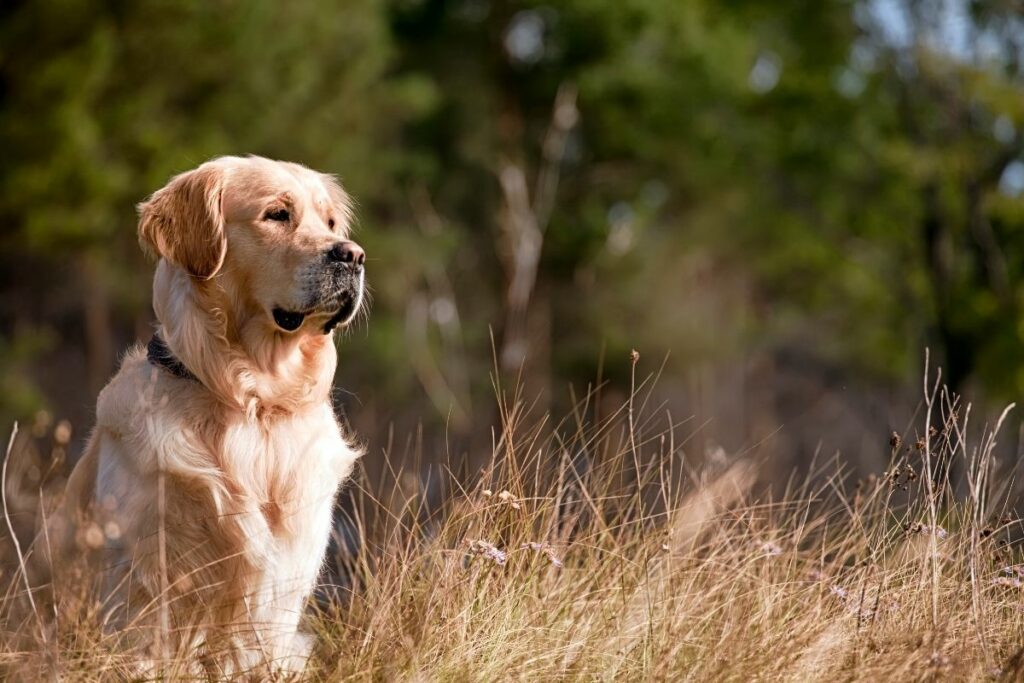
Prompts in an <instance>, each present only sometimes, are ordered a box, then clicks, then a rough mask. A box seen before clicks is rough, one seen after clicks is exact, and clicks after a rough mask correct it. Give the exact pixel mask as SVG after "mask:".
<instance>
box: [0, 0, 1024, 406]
mask: <svg viewBox="0 0 1024 683" xmlns="http://www.w3.org/2000/svg"><path fill="white" fill-rule="evenodd" d="M879 4H880V3H874V2H847V1H838V0H837V1H831V2H809V1H806V0H788V1H786V2H771V3H768V2H757V1H754V0H746V1H744V2H736V3H716V2H711V0H695V1H693V2H673V1H668V0H666V1H662V2H647V1H640V0H625V1H624V0H615V1H611V0H599V1H594V0H586V1H584V0H570V1H568V2H564V3H557V4H550V5H548V4H544V3H540V2H488V1H486V0H461V1H454V0H453V1H450V2H445V1H442V0H406V1H401V2H390V3H388V2H384V1H383V0H364V1H362V2H357V3H346V4H344V5H343V6H339V5H336V4H335V3H328V2H322V1H319V0H301V1H298V2H289V3H273V2H255V3H241V2H217V3H192V2H176V1H171V0H163V1H155V0H154V1H150V2H138V3H113V4H109V3H98V2H95V1H91V0H78V1H71V0H68V1H65V2H44V3H24V4H15V5H13V6H10V7H8V8H5V9H4V10H2V13H3V21H2V22H0V142H2V144H3V146H4V151H5V155H4V156H5V159H4V163H3V165H2V166H0V219H2V220H3V223H4V226H5V227H4V234H3V235H2V237H0V246H2V247H3V250H2V255H0V260H2V262H3V264H4V272H5V277H4V278H3V280H4V290H5V293H6V294H5V297H3V298H4V301H3V302H0V321H2V322H3V324H4V327H3V329H4V330H5V332H4V340H5V341H4V346H3V349H2V350H0V363H2V365H3V366H6V367H10V366H12V365H13V364H16V365H17V366H18V367H19V371H18V372H17V373H14V374H11V375H10V377H12V378H13V377H15V376H16V377H20V378H22V379H18V380H17V381H18V382H19V383H20V385H22V386H23V387H25V389H24V390H19V391H18V395H19V396H21V397H22V398H19V399H17V400H14V401H13V402H8V403H4V404H3V405H0V413H3V414H8V413H10V414H13V413H18V412H23V411H24V410H26V408H27V406H29V405H30V404H34V403H37V402H38V401H39V400H41V397H42V394H41V393H40V392H39V391H38V390H31V387H33V386H35V384H33V383H34V382H39V383H40V386H41V385H42V384H46V382H45V381H44V380H45V377H43V376H44V375H45V374H46V360H47V359H48V358H50V357H51V356H50V355H48V354H52V353H54V351H48V350H47V349H46V348H45V347H44V346H42V345H39V344H33V343H32V341H31V340H32V338H33V336H34V335H36V334H37V332H38V333H41V334H42V335H43V336H44V337H48V338H57V339H61V340H65V341H66V343H72V344H76V345H79V346H83V345H84V346H85V347H86V348H87V354H89V355H90V357H91V356H95V355H96V354H99V355H100V356H102V357H103V358H106V361H105V362H106V363H107V365H108V366H109V365H110V364H111V363H112V361H113V354H115V353H116V352H117V349H118V348H119V346H120V345H121V344H122V342H127V341H129V340H131V339H132V338H134V337H136V336H139V334H140V333H139V332H138V331H139V330H144V329H145V324H146V321H147V320H148V318H149V312H148V307H147V300H146V295H145V292H146V291H147V290H148V284H147V278H148V272H149V265H148V264H146V263H144V261H143V260H142V258H141V256H140V255H139V253H138V250H137V249H136V247H135V237H134V212H133V209H132V207H133V205H134V204H135V203H136V202H138V201H139V200H141V199H143V198H144V197H145V196H146V195H147V194H148V193H150V192H152V191H153V190H155V189H156V188H158V187H160V186H161V185H162V184H163V182H165V181H166V179H167V178H168V177H169V176H170V175H171V174H173V173H176V172H179V171H181V170H184V169H186V168H189V167H192V166H194V165H196V164H198V163H199V162H201V161H203V160H204V159H206V158H209V157H211V156H215V155H218V154H229V153H230V154H244V153H256V154H263V155H267V156H271V157H278V158H287V159H292V160H295V161H299V162H303V163H306V164H309V165H311V166H314V167H317V168H320V169H323V170H326V171H329V172H334V173H338V174H339V175H340V176H341V177H342V179H343V181H344V182H345V184H346V185H347V186H348V188H349V189H350V191H351V192H352V193H353V194H354V195H355V196H356V197H357V198H358V200H359V204H360V206H359V215H360V225H361V227H360V229H359V232H358V233H357V234H358V239H359V240H360V241H361V242H362V243H363V244H364V246H365V247H366V248H367V251H368V253H369V254H370V259H371V260H370V274H371V282H372V285H373V288H374V291H375V306H374V311H373V314H372V317H371V322H370V325H369V329H368V330H367V331H359V332H357V333H355V334H353V335H351V339H350V341H349V344H350V347H351V348H350V349H348V350H347V351H346V354H349V355H350V357H353V358H360V359H362V360H361V361H360V363H359V365H358V366H347V365H344V364H343V366H342V370H341V372H342V374H343V376H344V379H345V381H346V382H350V383H352V384H359V385H361V386H374V387H375V390H374V391H375V392H376V393H375V394H374V396H373V398H372V399H367V400H378V399H379V400H381V401H382V402H383V401H385V400H386V401H387V402H388V404H391V403H393V402H394V400H395V399H402V400H403V401H406V402H407V403H406V405H407V406H408V414H409V415H411V416H415V419H420V418H421V417H422V415H421V413H422V411H420V410H418V408H419V407H420V406H422V405H423V404H424V402H426V400H427V399H428V398H430V399H431V400H433V401H434V405H435V407H438V408H439V410H438V411H436V415H435V418H434V419H437V420H438V421H443V420H446V419H447V418H446V413H445V411H444V410H443V409H440V408H441V406H440V405H439V404H438V399H437V396H438V395H435V394H432V393H431V388H430V387H429V386H427V385H426V384H425V383H424V382H423V372H428V373H429V372H433V371H432V370H430V368H436V369H437V371H438V372H439V376H440V377H441V378H442V379H443V380H444V383H445V384H446V385H448V386H449V388H450V389H451V391H452V392H454V393H453V395H456V396H461V399H460V400H461V401H462V402H463V403H464V404H466V405H471V404H472V399H473V398H474V397H483V396H487V395H489V393H490V386H489V383H488V381H487V379H486V378H487V372H488V370H489V369H490V368H491V367H492V362H491V350H492V349H491V341H490V340H491V330H492V329H493V332H494V334H495V337H496V339H497V340H500V339H501V337H502V334H503V324H504V307H505V291H504V288H505V287H506V285H507V277H508V276H507V273H505V272H504V271H503V269H502V249H503V247H502V246H501V243H500V241H501V240H500V236H501V231H502V228H501V220H502V219H501V216H502V211H503V210H504V206H505V197H503V193H502V187H501V185H500V183H499V182H498V178H497V176H498V173H499V169H500V168H501V166H502V164H505V163H514V164H517V165H518V166H520V167H521V168H523V169H524V170H525V172H526V176H527V180H528V183H529V184H530V189H531V191H533V183H534V182H535V181H536V178H537V175H538V173H539V171H540V169H541V168H542V167H543V166H544V164H545V163H546V161H545V156H544V139H545V135H546V131H547V130H548V128H549V126H550V125H551V116H552V103H553V101H554V97H555V93H556V92H557V91H558V89H559V87H560V86H563V85H565V84H572V85H575V86H576V87H577V88H578V91H579V95H578V103H577V104H578V108H579V111H580V121H579V124H578V125H576V126H575V127H573V129H572V130H571V131H570V133H569V135H568V140H567V143H566V147H565V151H564V154H563V155H562V157H561V158H560V160H558V162H557V163H556V168H557V170H558V171H560V177H559V183H558V188H557V193H556V197H555V202H554V208H553V213H552V216H551V219H550V221H549V222H548V223H547V225H546V230H545V234H544V245H543V251H542V258H541V264H540V272H539V274H538V278H537V284H536V289H535V293H534V297H533V299H532V301H531V305H532V307H533V308H534V309H536V310H541V311H545V312H546V313H545V315H546V317H547V319H548V320H549V325H548V327H547V328H546V331H544V332H542V333H541V338H535V339H533V343H534V346H535V347H536V348H538V349H541V350H543V349H544V348H551V347H552V346H554V347H556V348H554V350H553V351H552V353H550V354H545V353H539V356H540V357H542V358H546V359H547V360H545V361H543V362H545V363H548V365H549V367H546V368H545V372H547V373H548V375H549V377H550V378H551V379H554V380H557V381H558V382H562V381H564V380H572V381H585V380H588V379H592V378H593V377H594V376H595V374H596V368H597V367H598V365H599V363H600V362H601V358H600V354H601V349H602V348H605V349H606V350H607V352H608V353H616V354H619V353H621V352H622V351H623V350H628V349H629V348H631V347H633V346H640V347H643V348H645V349H649V350H651V351H652V352H654V353H655V354H656V355H657V354H661V353H663V352H664V351H667V350H668V349H673V350H675V351H676V353H675V354H674V355H673V356H672V360H671V364H672V365H673V367H674V368H675V369H677V370H678V369H684V370H685V369H686V368H688V367H691V366H693V365H696V364H700V363H706V362H732V361H733V360H735V359H738V358H742V357H743V356H744V355H747V354H750V353H752V352H755V351H756V352H768V353H773V352H776V351H780V350H782V351H784V350H787V349H796V350H798V351H800V352H801V353H806V354H810V355H812V356H814V357H815V358H816V359H817V360H818V361H820V362H822V363H824V364H826V365H827V366H829V367H833V368H839V369H840V371H841V372H842V373H843V374H844V375H845V376H848V377H856V378H860V379H861V380H863V381H889V380H893V379H896V380H901V379H905V378H906V377H908V376H909V375H913V374H914V373H916V372H917V370H918V367H919V359H920V353H921V348H922V347H923V346H925V345H930V346H932V347H933V349H934V350H935V352H936V353H938V354H939V355H941V356H943V361H944V363H945V364H946V365H947V366H948V370H949V374H947V378H948V379H950V380H952V382H953V384H954V385H955V386H956V387H957V388H961V389H962V388H965V387H966V386H968V384H969V383H970V382H972V381H973V383H974V384H973V386H976V387H977V388H979V389H984V390H986V391H987V392H988V393H989V394H991V395H996V396H999V397H1000V398H1002V397H1005V396H1013V395H1015V394H1016V393H1018V392H1019V391H1020V390H1021V389H1024V356H1021V355H1020V354H1018V353H1016V352H1015V351H1016V349H1017V348H1018V347H1019V346H1020V343H1021V341H1022V338H1024V326H1022V325H1021V324H1020V322H1019V320H1018V317H1019V315H1018V309H1019V304H1020V301H1021V298H1022V296H1024V290H1022V289H1021V286H1020V285H1019V284H1018V283H1019V282H1021V279H1022V278H1021V277H1020V276H1021V274H1022V270H1024V237H1022V228H1024V209H1022V208H1021V207H1022V203H1021V200H1020V198H1019V197H1018V196H1013V192H1012V191H1008V189H1007V187H1005V184H1004V185H1003V186H1002V187H1001V184H1000V182H1001V179H1002V178H1003V174H1004V173H1005V172H1006V169H1007V168H1008V166H1009V165H1010V164H1012V163H1013V162H1014V161H1015V160H1016V161H1018V162H1019V161H1020V157H1021V144H1022V143H1021V140H1022V134H1021V130H1022V129H1024V97H1022V95H1024V92H1022V91H1024V85H1022V75H1021V70H1020V69H1021V67H1020V63H1019V62H1020V59H1019V46H1018V45H1017V43H1018V42H1019V41H1018V40H1017V37H1016V36H1018V35H1019V32H1016V31H1014V30H1013V28H1014V27H1015V26H1018V25H1019V22H1018V20H1017V19H1015V18H1013V17H1012V16H1011V15H1009V14H1008V10H1000V9H999V8H998V7H996V5H995V4H990V3H984V4H982V3H966V4H965V7H968V9H970V10H971V12H972V15H971V16H972V17H973V18H970V19H967V18H964V19H963V20H962V21H961V22H960V25H961V26H962V27H966V28H961V29H960V30H961V31H963V32H966V34H967V40H966V43H965V44H967V45H968V46H972V45H979V44H982V43H984V45H986V46H987V49H988V52H983V51H981V50H980V49H977V50H975V49H973V48H972V49H970V50H968V51H966V52H965V51H964V50H963V49H961V50H960V51H959V52H957V51H956V50H954V49H952V48H949V47H948V46H945V45H943V40H942V39H943V37H944V35H945V34H943V33H942V31H943V30H947V31H948V30H949V29H948V27H947V28H946V29H943V28H942V27H943V26H945V24H948V23H949V22H948V21H947V19H948V17H947V16H946V13H948V12H949V11H951V10H948V9H943V7H945V3H940V2H937V0H936V1H928V2H920V3H903V2H895V3H886V4H888V5H890V6H891V7H895V8H896V9H895V10H893V11H892V12H890V14H892V13H893V12H895V13H896V15H898V17H902V19H898V20H894V19H893V18H892V17H888V18H885V17H881V18H880V14H879V9H878V6H879ZM890 9H891V8H890ZM894 21H896V24H899V25H896V24H894V23H893V22H894ZM894 26H895V29H899V28H901V27H902V28H907V29H908V31H909V30H910V29H913V31H916V33H913V35H915V36H916V38H915V40H912V41H910V42H907V41H903V42H900V40H897V39H894V38H892V34H893V31H894V30H895V29H894ZM517 27H518V29H517ZM936 27H938V28H936ZM517 30H521V34H516V33H515V32H516V31H517ZM929 31H931V32H932V33H929ZM515 35H520V38H523V39H524V40H525V43H524V44H523V45H521V46H520V47H519V48H514V45H513V38H514V37H515ZM531 41H532V42H531ZM510 46H513V47H510ZM513 48H514V49H513ZM519 49H521V50H522V52H521V54H520V53H517V52H516V50H519ZM1011 189H1012V188H1011ZM28 262H31V263H32V264H34V265H33V268H32V269H31V270H32V272H31V273H28V272H27V267H26V266H24V264H25V263H28ZM8 266H10V267H8ZM16 266H17V267H16ZM8 274H9V275H8ZM96 297H101V298H103V297H105V298H106V299H107V300H108V301H107V303H106V305H105V306H103V307H101V309H100V310H101V314H102V316H106V324H107V325H109V327H110V328H111V329H113V330H115V333H114V335H113V340H112V341H111V342H110V343H108V344H105V345H104V344H103V343H101V341H102V340H99V341H98V340H96V339H94V338H92V337H93V336H94V335H90V334H89V333H88V330H89V329H91V328H90V327H89V325H88V324H86V323H85V322H83V320H84V319H85V318H87V314H86V312H85V311H86V309H87V308H88V305H89V303H90V301H94V300H95V299H96ZM421 303H423V306H425V308H423V306H420V304H421ZM449 304H454V310H455V313H456V314H457V315H456V317H454V318H452V316H451V315H450V310H449V309H450V306H449ZM418 307H420V308H423V310H426V311H428V313H429V314H428V315H427V318H426V330H425V332H422V334H421V331H419V330H418V328H416V329H414V326H412V322H410V321H416V320H419V318H417V317H416V316H417V315H419V314H418V313H417V311H419V310H420V308H418ZM103 311H105V313H103ZM94 314H95V315H100V314H96V313H94ZM446 321H447V322H446ZM8 330H10V331H8ZM19 330H22V331H23V330H33V332H31V333H24V332H20V331H19ZM26 335H27V336H26ZM553 340H554V341H556V342H557V344H554V345H553V344H552V341H553ZM33 347H34V349H35V354H34V355H35V356H36V360H35V361H34V362H30V359H29V356H31V355H32V354H31V353H29V354H28V355H26V352H25V351H24V350H22V351H19V352H18V353H17V354H15V353H14V352H13V351H11V350H10V349H13V348H19V349H25V348H33ZM56 348H58V349H59V348H60V345H57V347H56ZM410 359H412V361H410ZM93 365H96V364H95V363H93ZM99 367H102V363H100V364H99ZM417 368H418V370H417ZM7 374H8V373H5V376H6V375H7ZM467 378H473V379H467ZM613 379H614V378H613ZM7 381H15V380H14V379H9V380H7ZM73 381H76V382H80V383H81V382H85V381H90V382H93V383H95V382H97V381H101V378H95V377H86V376H85V374H84V373H83V374H82V376H81V377H76V378H75V379H74V380H73ZM51 384H52V383H51ZM460 386H461V387H462V388H461V389H459V388H457V387H460ZM452 387H456V388H452ZM47 393H48V394H49V393H50V392H47ZM442 393H443V392H442ZM28 396H33V397H35V398H25V397H28ZM50 398H51V400H56V401H57V402H58V403H59V402H60V401H61V400H62V399H61V398H60V397H59V396H51V397H50ZM441 402H442V403H443V400H442V401H441Z"/></svg>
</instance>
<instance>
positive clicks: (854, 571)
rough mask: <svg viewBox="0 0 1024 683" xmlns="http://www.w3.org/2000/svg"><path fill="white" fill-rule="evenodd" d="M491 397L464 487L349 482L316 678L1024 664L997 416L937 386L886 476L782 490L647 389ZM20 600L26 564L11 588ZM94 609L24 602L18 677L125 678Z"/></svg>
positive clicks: (321, 618)
mask: <svg viewBox="0 0 1024 683" xmlns="http://www.w3.org/2000/svg"><path fill="white" fill-rule="evenodd" d="M641 389H643V390H644V391H646V389H644V388H641ZM499 395H500V396H502V400H501V401H500V408H501V410H500V413H501V424H500V427H499V428H498V429H497V430H496V432H495V439H494V444H493V449H492V454H491V459H490V463H489V465H488V466H487V467H485V468H484V470H483V471H482V472H480V473H478V475H477V476H474V477H473V478H472V480H471V482H470V483H469V484H468V485H465V488H464V487H463V486H464V485H463V484H461V483H460V482H459V481H458V480H457V478H456V477H455V476H454V475H448V476H446V478H445V480H444V482H443V485H444V488H445V494H446V495H445V496H444V502H443V503H440V504H439V505H437V506H436V507H431V506H430V505H428V503H427V496H426V493H425V491H423V490H421V489H420V488H418V486H417V483H418V482H420V478H419V477H408V476H403V472H401V471H399V472H394V473H392V474H393V476H392V478H391V480H392V483H390V484H388V483H385V484H383V485H377V486H375V487H373V488H371V486H370V485H369V483H368V482H367V481H365V479H364V478H362V477H357V478H356V480H355V481H354V482H352V483H351V484H350V486H351V487H353V488H354V489H355V498H356V504H355V506H354V509H353V511H352V512H351V513H350V514H349V515H348V520H347V521H348V522H349V523H350V524H351V525H352V526H353V527H354V528H355V529H357V530H358V532H359V535H360V537H361V538H362V542H361V551H360V552H359V553H358V554H356V555H355V556H346V557H343V558H339V559H340V561H341V565H342V567H343V569H342V571H341V572H340V573H339V574H338V576H336V577H335V579H337V580H338V583H340V584H342V585H339V586H337V587H335V590H334V591H333V595H334V600H333V601H332V602H330V603H328V604H326V605H321V608H320V609H317V610H314V611H312V612H311V614H310V616H309V619H308V622H307V624H306V628H307V629H308V630H310V631H312V632H314V633H315V634H316V636H317V645H316V648H315V651H314V656H313V658H312V659H311V661H310V663H309V665H308V667H307V671H306V674H305V676H306V678H307V679H309V680H316V681H319V680H347V679H357V680H423V681H426V680H509V679H533V680H594V679H598V680H611V679H615V680H642V679H646V680H699V681H705V680H793V681H804V680H852V679H856V680H865V681H874V680H923V679H933V678H947V677H948V678H951V679H970V680H990V679H1007V680H1011V679H1016V678H1019V677H1020V676H1021V675H1022V672H1024V648H1022V643H1024V602H1022V597H1024V593H1022V591H1024V588H1022V581H1024V564H1021V562H1022V558H1021V553H1020V551H1019V550H1018V548H1017V547H1016V545H1015V542H1016V540H1017V539H1018V538H1019V536H1020V534H1019V531H1020V522H1019V520H1018V519H1017V518H1016V515H1015V514H1014V513H1013V512H1012V510H1011V509H1009V507H1008V506H1007V501H1006V499H1005V490H1006V489H1007V488H1008V487H1007V486H1006V483H1005V482H1001V481H995V480H993V479H991V478H990V476H991V473H992V471H993V468H994V463H993V462H992V453H993V447H994V441H993V438H992V434H993V432H994V431H995V430H996V429H997V427H998V425H994V426H993V429H991V430H983V429H981V428H977V427H975V426H974V425H973V424H970V420H971V419H973V418H970V416H969V412H970V411H969V409H968V408H966V407H963V406H959V405H957V403H956V402H955V400H954V399H952V398H950V397H948V396H946V395H945V394H943V393H941V392H939V391H937V390H936V389H934V388H933V389H929V393H928V395H927V396H926V406H925V410H924V411H923V412H924V413H925V417H924V418H923V420H922V424H921V425H920V427H919V429H918V430H911V432H910V433H908V434H906V435H904V436H902V437H900V438H896V437H894V439H893V446H892V454H893V455H892V462H891V465H890V467H889V468H888V469H887V470H886V471H885V472H880V473H878V475H877V476H873V477H870V478H868V479H866V480H864V481H860V482H856V481H850V480H848V479H847V478H845V477H844V476H842V473H841V470H840V465H839V463H838V462H831V463H829V464H827V465H824V466H819V467H818V468H817V469H816V470H815V471H814V472H813V473H812V474H811V475H809V476H808V477H807V478H806V479H805V480H804V483H802V484H800V485H793V484H790V485H789V486H786V487H784V490H782V491H781V492H778V493H776V494H775V495H772V494H769V493H757V492H758V491H764V490H765V489H764V487H763V486H762V485H761V484H763V482H759V481H758V463H757V462H756V460H755V459H752V458H750V457H744V458H736V459H735V460H728V459H726V460H721V461H708V462H702V463H700V464H697V463H695V462H694V461H692V460H691V459H689V456H688V454H687V447H686V444H684V443H683V439H682V436H681V435H680V434H678V433H677V432H680V431H681V430H680V428H678V427H677V426H674V425H673V424H672V423H671V422H665V423H659V422H658V420H659V419H662V418H658V419H655V418H653V417H651V415H649V414H648V412H647V409H646V404H645V401H644V400H642V397H641V395H640V393H639V392H638V393H637V397H636V400H635V403H633V402H631V403H630V404H629V405H626V406H623V409H622V410H621V411H620V412H619V413H618V414H616V415H613V416H611V417H610V418H607V419H605V420H602V421H601V422H600V423H599V424H594V423H592V422H590V421H588V419H587V415H588V414H589V413H588V409H587V408H588V406H587V403H586V402H585V401H584V402H583V403H582V404H581V405H580V406H579V408H578V410H577V411H576V412H575V413H574V414H573V415H571V416H570V417H569V418H568V419H567V420H565V421H564V422H562V423H560V424H557V425H551V424H548V423H546V422H544V421H543V420H541V421H537V420H535V419H532V418H530V417H529V416H528V414H527V412H528V411H526V410H525V408H524V403H523V402H522V401H521V400H519V398H518V397H517V396H512V397H505V396H504V394H502V392H501V391H500V389H499ZM646 395H647V394H646V393H645V394H643V396H646ZM664 420H670V418H668V417H666V418H664ZM969 435H974V436H973V441H972V440H971V438H972V437H970V436H969ZM880 438H883V439H884V438H885V436H884V435H880ZM369 457H372V455H371V456H369ZM951 458H956V459H959V461H960V462H961V464H962V468H963V469H964V470H966V473H967V474H966V477H967V486H961V487H960V488H962V489H964V490H965V491H966V493H964V494H962V495H960V496H959V497H957V496H956V495H955V494H954V490H953V489H954V487H951V486H949V485H948V483H947V482H945V481H942V480H940V481H933V480H932V477H929V476H928V472H929V471H932V470H935V469H936V468H937V464H938V463H944V462H947V461H948V460H949V459H951ZM830 469H831V471H832V472H833V473H832V474H828V472H829V470H830ZM776 491H779V489H778V488H776ZM17 594H18V591H17V584H16V582H15V583H13V584H12V588H11V590H10V593H9V597H8V598H6V600H7V601H8V602H11V603H13V602H15V601H16V598H15V596H16V595H17ZM87 612H88V610H84V611H83V614H84V616H82V617H81V618H79V619H78V620H77V621H76V620H74V619H68V618H64V619H62V620H60V623H59V626H58V628H57V631H56V632H55V631H51V635H52V637H51V638H50V642H49V643H48V644H47V645H45V646H43V645H42V644H41V643H40V642H39V639H38V638H34V637H33V635H32V634H33V629H34V625H33V623H32V620H31V618H28V620H27V621H25V622H22V624H21V626H20V628H19V632H18V634H16V635H19V636H20V637H14V635H15V634H11V635H10V636H9V637H8V638H7V639H6V641H5V643H4V646H3V651H2V653H0V656H2V657H3V658H4V660H6V661H8V662H15V664H14V665H13V666H12V671H14V670H17V668H16V667H17V666H25V663H26V662H28V661H30V659H31V660H32V661H48V662H50V664H49V666H51V667H56V668H57V669H58V670H60V671H61V672H63V675H64V676H65V677H67V678H71V679H76V680H77V679H81V680H86V679H104V678H113V677H116V676H117V675H118V672H122V673H123V672H124V671H125V669H124V667H125V666H126V664H125V662H126V661H130V657H127V658H126V655H125V654H124V653H123V652H119V651H118V647H117V644H116V638H117V636H116V634H103V633H102V632H100V631H98V630H96V629H95V628H94V627H93V626H92V624H94V623H95V621H96V620H95V618H94V615H93V617H90V616H89V614H87ZM40 653H45V654H46V657H45V658H43V659H40ZM189 657H190V654H189V653H188V652H181V653H178V654H176V655H175V658H176V660H175V661H171V662H164V663H163V664H162V666H163V667H164V671H165V675H166V677H168V678H179V677H183V676H184V675H185V672H186V671H188V670H189V666H188V665H187V663H186V662H187V660H188V658H189ZM32 658H34V659H32ZM33 670H40V669H33Z"/></svg>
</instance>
